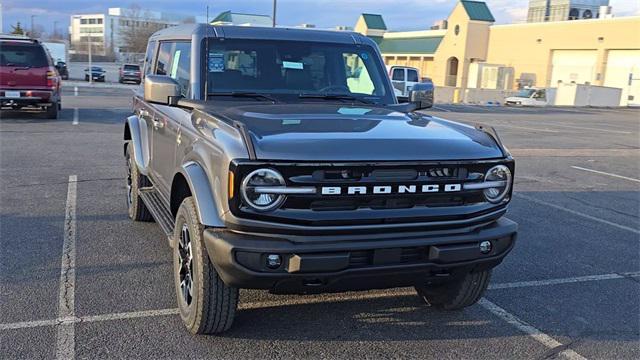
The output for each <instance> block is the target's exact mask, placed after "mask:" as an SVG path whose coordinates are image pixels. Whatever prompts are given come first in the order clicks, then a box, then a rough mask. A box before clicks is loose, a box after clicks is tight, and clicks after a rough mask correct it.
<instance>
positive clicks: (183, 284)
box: [178, 224, 193, 306]
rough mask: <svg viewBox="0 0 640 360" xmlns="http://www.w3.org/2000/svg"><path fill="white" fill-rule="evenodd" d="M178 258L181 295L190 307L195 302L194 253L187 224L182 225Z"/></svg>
mask: <svg viewBox="0 0 640 360" xmlns="http://www.w3.org/2000/svg"><path fill="white" fill-rule="evenodd" d="M178 257H179V261H180V263H179V266H180V269H179V271H180V294H181V295H182V301H184V303H185V304H187V306H189V305H191V302H192V301H193V266H192V265H193V251H192V249H191V235H190V234H189V226H188V225H187V224H184V225H182V230H181V231H180V239H178Z"/></svg>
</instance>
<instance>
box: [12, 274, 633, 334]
mask: <svg viewBox="0 0 640 360" xmlns="http://www.w3.org/2000/svg"><path fill="white" fill-rule="evenodd" d="M629 277H640V271H637V272H626V273H612V274H602V275H589V276H581V277H569V278H560V279H548V280H536V281H519V282H512V283H501V284H494V285H490V286H489V290H498V289H512V288H523V287H540V286H551V285H560V284H570V283H578V282H592V281H603V280H615V279H625V278H629ZM414 293H415V292H414V291H413V290H412V289H398V290H396V291H393V292H387V293H379V292H374V293H359V294H356V295H354V296H349V297H345V295H344V294H326V295H323V296H317V297H310V298H309V297H307V298H305V297H291V298H286V299H284V300H283V301H252V302H244V303H240V304H239V308H240V309H241V310H242V309H258V308H266V307H275V306H283V305H302V304H317V303H323V302H329V301H340V300H356V301H357V300H363V299H381V298H389V297H396V296H408V295H413V294H414ZM177 314H178V309H177V308H171V309H157V310H143V311H132V312H123V313H112V314H101V315H90V316H82V317H71V318H68V319H65V321H61V320H60V319H59V320H35V321H22V322H16V323H5V324H0V330H11V329H24V328H33V327H42V326H54V325H61V324H65V325H61V326H66V325H68V324H72V323H82V322H101V321H114V320H125V319H135V318H144V317H155V316H169V315H177Z"/></svg>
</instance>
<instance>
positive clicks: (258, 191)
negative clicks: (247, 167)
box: [240, 169, 285, 211]
mask: <svg viewBox="0 0 640 360" xmlns="http://www.w3.org/2000/svg"><path fill="white" fill-rule="evenodd" d="M284 185H285V182H284V178H283V177H282V175H280V173H279V172H277V171H275V170H272V169H258V170H255V171H252V172H251V173H250V174H249V175H247V176H246V177H245V178H244V180H242V187H241V188H240V193H241V194H242V200H244V202H245V203H246V204H247V205H249V206H250V207H251V208H253V209H254V210H257V211H271V210H275V209H277V208H278V206H280V205H282V203H283V202H284V199H285V197H284V195H280V194H276V193H273V194H270V193H269V192H268V189H269V187H282V186H284Z"/></svg>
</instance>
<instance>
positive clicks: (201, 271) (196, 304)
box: [173, 197, 238, 334]
mask: <svg viewBox="0 0 640 360" xmlns="http://www.w3.org/2000/svg"><path fill="white" fill-rule="evenodd" d="M203 230H204V227H203V226H202V224H200V222H199V220H198V212H197V209H196V206H195V203H194V201H193V199H192V198H191V197H187V198H186V199H184V201H183V202H182V204H181V205H180V208H179V209H178V214H177V215H176V222H175V230H174V235H173V236H174V242H175V246H174V249H173V273H174V284H175V288H176V297H177V300H178V308H179V309H180V318H181V319H182V322H183V323H184V325H185V326H186V327H187V329H188V330H189V332H191V333H192V334H217V333H222V332H224V331H226V330H228V329H229V328H230V327H231V325H232V324H233V319H234V317H235V313H236V308H237V306H238V289H237V288H234V287H229V286H227V285H226V284H225V283H224V282H223V281H222V279H221V278H220V276H219V275H218V273H217V271H216V269H215V268H214V266H213V264H212V263H211V260H209V254H208V253H207V249H206V248H205V245H204V241H203V235H202V233H203Z"/></svg>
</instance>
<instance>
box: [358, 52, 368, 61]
mask: <svg viewBox="0 0 640 360" xmlns="http://www.w3.org/2000/svg"><path fill="white" fill-rule="evenodd" d="M360 57H361V58H362V60H365V61H366V60H369V54H367V53H364V52H363V53H362V54H360Z"/></svg>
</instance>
